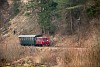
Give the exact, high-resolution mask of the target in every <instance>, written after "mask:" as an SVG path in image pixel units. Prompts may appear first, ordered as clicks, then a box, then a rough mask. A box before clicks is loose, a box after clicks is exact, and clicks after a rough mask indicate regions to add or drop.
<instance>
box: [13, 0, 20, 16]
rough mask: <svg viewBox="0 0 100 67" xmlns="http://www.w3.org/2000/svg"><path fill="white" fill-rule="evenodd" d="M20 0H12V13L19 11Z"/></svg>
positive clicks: (15, 13)
mask: <svg viewBox="0 0 100 67" xmlns="http://www.w3.org/2000/svg"><path fill="white" fill-rule="evenodd" d="M19 7H20V1H19V0H13V8H12V9H13V14H14V15H17V14H18V13H19V12H20V9H19Z"/></svg>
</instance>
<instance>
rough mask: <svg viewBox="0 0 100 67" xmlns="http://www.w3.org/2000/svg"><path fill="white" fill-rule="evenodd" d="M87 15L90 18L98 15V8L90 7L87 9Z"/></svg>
mask: <svg viewBox="0 0 100 67" xmlns="http://www.w3.org/2000/svg"><path fill="white" fill-rule="evenodd" d="M87 14H88V15H89V16H95V14H96V7H94V6H90V7H89V8H87Z"/></svg>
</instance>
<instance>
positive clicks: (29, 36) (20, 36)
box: [18, 35, 36, 37]
mask: <svg viewBox="0 0 100 67" xmlns="http://www.w3.org/2000/svg"><path fill="white" fill-rule="evenodd" d="M35 36H36V35H19V36H18V37H35Z"/></svg>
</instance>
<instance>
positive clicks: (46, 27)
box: [39, 0, 58, 34]
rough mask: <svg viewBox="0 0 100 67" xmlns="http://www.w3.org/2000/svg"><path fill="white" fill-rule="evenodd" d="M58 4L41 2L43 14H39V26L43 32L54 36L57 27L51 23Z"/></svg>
mask: <svg viewBox="0 0 100 67" xmlns="http://www.w3.org/2000/svg"><path fill="white" fill-rule="evenodd" d="M57 5H58V4H57V3H55V2H54V1H53V0H48V1H47V0H41V3H40V7H41V12H40V13H39V24H40V25H41V28H42V30H43V33H48V32H49V33H50V34H53V33H54V32H55V26H54V25H53V24H52V23H51V22H52V20H51V18H52V13H53V11H54V10H56V6H57Z"/></svg>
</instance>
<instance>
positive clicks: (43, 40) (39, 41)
mask: <svg viewBox="0 0 100 67" xmlns="http://www.w3.org/2000/svg"><path fill="white" fill-rule="evenodd" d="M36 44H37V45H43V46H49V45H50V38H49V37H46V36H42V37H36Z"/></svg>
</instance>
